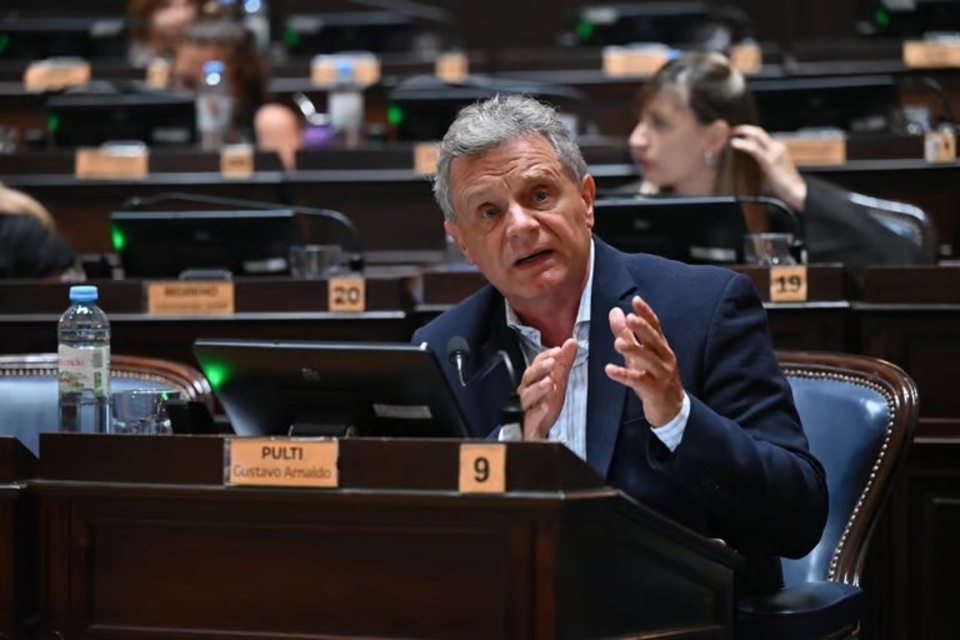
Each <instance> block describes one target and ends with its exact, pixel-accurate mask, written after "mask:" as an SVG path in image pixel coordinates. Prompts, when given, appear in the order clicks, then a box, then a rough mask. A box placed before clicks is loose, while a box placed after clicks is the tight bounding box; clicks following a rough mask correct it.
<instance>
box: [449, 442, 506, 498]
mask: <svg viewBox="0 0 960 640" xmlns="http://www.w3.org/2000/svg"><path fill="white" fill-rule="evenodd" d="M458 489H459V491H460V493H503V492H505V491H506V490H507V447H506V445H504V444H493V443H491V444H461V445H460V475H459V486H458Z"/></svg>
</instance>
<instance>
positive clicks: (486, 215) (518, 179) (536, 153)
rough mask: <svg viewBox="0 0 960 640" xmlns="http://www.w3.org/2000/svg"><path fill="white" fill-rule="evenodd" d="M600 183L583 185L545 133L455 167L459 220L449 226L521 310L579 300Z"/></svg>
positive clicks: (466, 251)
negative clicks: (555, 301) (559, 298)
mask: <svg viewBox="0 0 960 640" xmlns="http://www.w3.org/2000/svg"><path fill="white" fill-rule="evenodd" d="M595 190H596V188H595V185H594V182H593V178H592V177H590V176H589V175H588V176H586V177H584V179H583V181H582V182H581V183H579V184H578V183H576V182H574V180H573V179H572V178H571V177H570V175H569V174H568V173H567V171H566V170H565V169H564V167H563V165H562V164H561V162H560V160H559V158H557V155H556V152H554V150H553V147H551V146H550V143H549V142H547V140H546V139H545V138H543V137H541V136H536V135H534V136H528V137H525V138H521V139H518V140H512V141H510V142H506V143H504V144H502V145H500V146H498V147H494V148H492V149H489V150H488V151H486V152H484V153H482V154H480V155H477V156H473V157H468V158H456V159H455V160H454V161H453V162H452V163H451V166H450V199H451V204H452V205H453V208H454V210H455V211H456V214H457V219H456V221H453V222H451V221H447V222H446V223H445V224H444V227H445V228H446V230H447V233H449V234H450V235H451V236H452V237H453V239H454V240H456V242H457V245H458V246H459V247H460V250H461V251H463V253H464V256H466V259H467V260H468V261H469V262H470V263H471V264H475V265H477V267H478V268H479V269H480V271H481V273H483V275H484V277H486V279H487V280H488V281H489V282H490V283H491V284H493V286H494V287H496V288H497V290H499V291H500V293H501V294H503V296H504V297H505V298H507V300H509V301H510V303H511V304H512V305H513V306H514V307H518V306H520V305H522V304H524V303H526V304H527V305H529V304H536V303H537V302H538V301H542V300H548V299H549V298H550V296H555V295H558V294H560V295H561V296H563V297H569V296H570V295H573V294H576V295H579V291H580V290H581V289H582V287H583V284H584V282H586V270H587V264H588V262H589V256H590V237H591V230H592V229H593V200H594V195H595Z"/></svg>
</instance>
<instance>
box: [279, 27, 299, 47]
mask: <svg viewBox="0 0 960 640" xmlns="http://www.w3.org/2000/svg"><path fill="white" fill-rule="evenodd" d="M283 44H285V45H287V49H293V48H294V47H296V46H297V45H298V44H300V32H299V31H297V30H296V29H287V30H286V31H284V32H283Z"/></svg>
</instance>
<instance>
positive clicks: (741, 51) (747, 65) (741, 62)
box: [730, 42, 763, 76]
mask: <svg viewBox="0 0 960 640" xmlns="http://www.w3.org/2000/svg"><path fill="white" fill-rule="evenodd" d="M730 64H731V65H732V66H733V68H734V69H736V70H737V71H739V72H740V73H742V74H743V75H745V76H749V75H754V74H757V73H760V71H761V70H762V69H763V51H762V50H761V49H760V45H758V44H757V43H756V42H741V43H740V44H737V45H734V46H733V47H732V48H731V49H730Z"/></svg>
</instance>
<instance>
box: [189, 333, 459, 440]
mask: <svg viewBox="0 0 960 640" xmlns="http://www.w3.org/2000/svg"><path fill="white" fill-rule="evenodd" d="M193 353H194V355H195V356H196V359H197V362H198V364H199V365H200V369H201V371H203V373H204V375H205V376H206V377H207V379H208V380H209V381H210V384H211V386H212V387H213V389H214V392H215V393H216V395H217V399H218V400H219V401H220V404H221V405H223V409H224V412H225V413H226V414H227V417H228V418H229V419H230V424H231V426H232V427H233V430H234V432H235V433H236V434H238V435H241V436H286V435H299V436H311V435H313V436H341V435H344V434H345V433H346V432H347V430H348V429H350V433H352V434H355V435H359V436H366V437H393V438H404V437H408V438H413V437H432V438H466V437H469V435H468V429H467V423H466V420H465V418H464V416H463V413H462V411H461V409H460V405H459V404H458V402H457V400H456V397H455V396H454V394H453V390H452V389H451V388H450V383H449V382H448V381H447V378H446V376H445V375H444V373H443V370H442V369H441V367H440V363H439V361H438V360H437V356H436V354H434V352H433V351H431V350H430V349H429V347H428V346H427V345H426V344H423V345H419V346H418V345H412V344H404V343H369V342H289V341H288V342H283V341H280V342H272V341H255V340H204V339H201V340H197V341H196V342H195V343H194V346H193Z"/></svg>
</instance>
